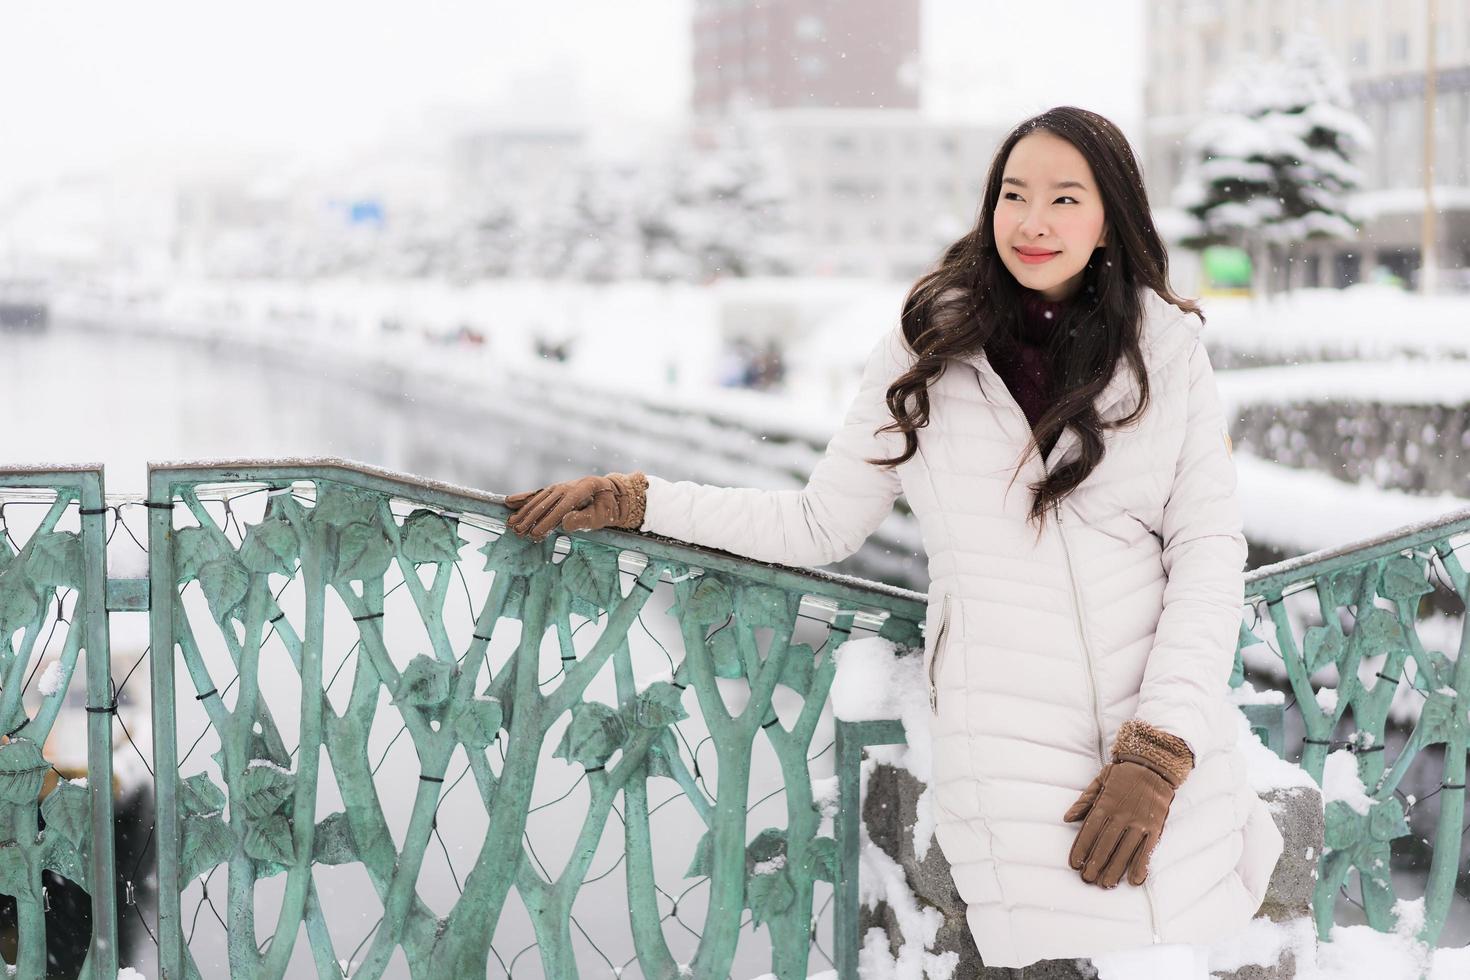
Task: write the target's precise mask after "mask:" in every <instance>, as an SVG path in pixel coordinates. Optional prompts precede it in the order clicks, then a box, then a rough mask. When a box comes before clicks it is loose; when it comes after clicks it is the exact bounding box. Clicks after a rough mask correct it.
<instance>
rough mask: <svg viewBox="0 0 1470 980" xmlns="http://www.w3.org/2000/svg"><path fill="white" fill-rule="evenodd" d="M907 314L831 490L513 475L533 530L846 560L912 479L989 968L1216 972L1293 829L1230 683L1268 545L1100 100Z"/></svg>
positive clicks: (1199, 351)
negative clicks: (528, 488) (1270, 789)
mask: <svg viewBox="0 0 1470 980" xmlns="http://www.w3.org/2000/svg"><path fill="white" fill-rule="evenodd" d="M898 319H899V322H898V323H896V324H894V325H893V328H892V329H891V330H890V332H889V333H888V334H887V335H885V336H884V337H883V338H882V339H881V340H880V342H879V343H878V344H877V345H876V346H875V347H874V348H873V350H872V352H871V354H870V355H869V358H868V361H867V364H866V365H865V367H864V370H863V376H862V379H861V382H860V384H859V391H858V394H857V396H856V398H855V399H854V401H853V402H852V405H851V407H850V408H849V410H848V413H847V416H846V419H845V421H844V424H843V426H842V428H841V429H840V430H839V431H838V432H837V433H836V434H835V435H834V436H833V438H832V440H831V442H830V443H829V444H828V447H827V451H826V454H825V455H824V456H823V457H822V459H821V460H820V461H819V462H818V464H817V466H816V467H815V469H813V471H812V473H811V476H810V478H809V479H808V481H807V485H806V487H804V488H803V489H801V490H779V491H770V490H762V489H758V488H753V487H719V486H710V485H705V484H698V483H694V482H692V481H687V480H684V481H679V482H673V481H670V480H667V479H662V478H660V477H658V476H656V475H653V474H646V473H643V472H642V471H638V475H639V477H640V478H639V479H638V480H637V481H636V483H634V482H633V481H628V480H623V479H622V474H610V475H609V476H608V477H606V478H584V479H582V480H578V481H569V482H568V483H566V484H562V485H559V486H554V487H551V488H543V489H542V490H540V491H536V492H532V493H522V494H516V495H514V497H513V498H510V499H508V500H507V504H508V505H512V501H515V502H518V503H521V504H522V506H524V507H525V508H527V510H526V513H525V515H524V517H522V518H520V519H519V520H516V521H514V522H512V530H514V531H516V532H517V533H521V534H530V535H532V536H537V537H539V536H540V535H544V534H547V533H550V532H551V531H552V530H553V529H554V526H555V524H556V523H558V522H560V521H562V520H566V521H567V522H568V523H566V524H565V525H564V526H566V527H571V528H578V529H590V528H592V527H606V526H624V527H628V528H630V529H634V530H638V531H642V532H652V533H655V534H660V535H664V536H667V537H670V538H675V539H678V540H681V541H687V542H691V543H694V544H698V545H702V546H706V547H713V548H719V549H722V550H725V551H728V552H731V553H733V554H737V555H742V556H745V557H749V558H754V559H756V560H758V561H767V562H776V563H780V564H787V565H822V564H826V563H829V562H832V561H836V560H838V559H841V558H844V557H846V556H848V555H850V554H852V553H854V552H855V551H856V550H857V549H858V548H859V547H860V546H861V545H862V543H863V542H864V540H865V539H866V538H867V537H868V536H869V535H871V534H872V533H873V532H874V531H875V530H876V529H877V528H878V526H879V525H880V524H881V523H882V522H883V520H884V519H885V518H886V517H887V516H888V514H889V512H890V511H891V509H892V507H893V503H894V500H895V499H896V498H897V497H898V496H899V495H900V494H903V495H904V496H905V497H906V498H907V500H908V503H909V507H910V510H911V511H912V513H913V515H914V517H915V519H916V520H917V522H918V524H919V527H920V533H921V536H922V539H923V543H924V550H925V552H926V553H927V557H928V567H929V575H930V583H929V601H928V607H927V610H928V612H927V617H926V621H925V629H924V634H923V635H924V649H923V663H922V669H923V671H924V673H925V675H926V676H927V677H928V681H929V697H930V700H929V704H930V711H931V713H932V715H933V717H932V718H931V719H930V725H929V735H930V738H931V743H932V744H931V758H932V760H933V770H932V773H933V778H932V780H931V781H930V786H931V789H932V791H933V801H934V817H935V822H934V827H935V838H936V840H937V841H938V843H939V845H940V848H941V849H942V850H943V852H944V856H945V857H946V858H947V859H948V861H949V864H950V869H951V874H952V876H953V878H954V884H955V888H956V891H957V892H958V894H959V896H960V897H961V898H962V899H963V900H964V902H965V905H966V918H967V920H968V923H969V926H970V930H971V933H972V934H973V937H974V940H975V944H976V946H977V947H978V952H979V955H980V958H981V959H982V960H983V962H984V965H985V966H991V967H1025V966H1028V965H1030V964H1032V963H1035V962H1037V961H1039V960H1043V959H1072V958H1076V957H1089V958H1092V957H1095V958H1096V965H1097V966H1098V968H1099V970H1100V971H1101V972H1100V977H1102V978H1103V980H1113V978H1115V977H1119V976H1128V977H1130V978H1135V977H1138V976H1142V975H1143V974H1140V973H1137V972H1135V971H1136V970H1137V969H1139V968H1147V969H1149V970H1151V971H1154V972H1152V974H1151V975H1154V976H1168V977H1169V978H1170V980H1204V978H1207V977H1208V972H1207V970H1206V964H1205V963H1204V962H1203V961H1202V960H1203V957H1202V956H1201V955H1200V953H1201V951H1200V950H1199V949H1197V948H1196V947H1203V946H1206V945H1210V944H1212V943H1214V942H1216V941H1219V940H1221V939H1223V938H1226V937H1228V936H1231V935H1233V934H1235V933H1237V932H1238V931H1239V930H1241V929H1243V928H1244V927H1245V926H1246V925H1247V923H1248V922H1249V920H1250V919H1251V918H1252V917H1253V916H1254V914H1255V913H1256V911H1257V910H1258V909H1259V908H1260V905H1261V902H1262V900H1263V898H1264V896H1265V892H1266V884H1267V882H1268V880H1269V877H1270V873H1271V870H1272V868H1273V867H1274V866H1275V864H1276V860H1277V858H1278V857H1279V856H1280V854H1281V852H1282V847H1283V840H1282V836H1281V833H1280V831H1278V830H1277V829H1276V826H1275V823H1274V822H1273V820H1272V817H1271V814H1270V811H1268V810H1267V809H1266V806H1265V804H1264V803H1263V802H1262V801H1261V800H1260V798H1259V797H1258V796H1257V795H1256V794H1255V792H1254V791H1253V789H1252V787H1251V785H1250V784H1249V782H1248V780H1247V778H1246V766H1245V761H1244V759H1243V758H1242V756H1241V751H1240V749H1239V748H1238V747H1237V746H1236V744H1235V740H1234V734H1235V729H1234V726H1233V724H1232V723H1231V713H1232V712H1233V708H1232V707H1231V705H1230V704H1229V702H1228V700H1227V691H1228V678H1229V676H1230V673H1231V666H1232V664H1233V662H1234V657H1235V648H1236V643H1237V640H1238V638H1239V630H1240V626H1241V604H1242V601H1243V574H1242V572H1243V566H1244V563H1245V556H1246V542H1245V537H1244V535H1243V534H1242V532H1241V517H1240V511H1239V505H1238V503H1237V501H1236V497H1235V483H1236V480H1235V471H1234V468H1233V464H1232V462H1231V458H1230V454H1229V450H1228V447H1227V445H1226V443H1225V442H1224V441H1223V440H1222V439H1221V437H1220V434H1221V432H1222V431H1224V428H1225V424H1224V412H1223V409H1222V407H1221V402H1220V399H1219V395H1218V393H1217V391H1216V387H1215V380H1214V373H1213V369H1212V367H1211V365H1210V359H1209V355H1208V352H1207V351H1206V349H1205V347H1204V345H1203V344H1202V343H1201V342H1200V329H1201V326H1202V324H1203V317H1202V316H1200V315H1199V308H1198V306H1197V305H1196V304H1194V303H1192V302H1190V301H1188V300H1185V299H1182V298H1180V297H1178V296H1176V295H1175V294H1174V292H1173V291H1172V289H1171V288H1170V286H1169V276H1168V260H1167V255H1166V253H1165V249H1164V245H1163V242H1162V240H1161V239H1160V237H1159V235H1158V232H1157V230H1156V229H1155V228H1154V224H1153V220H1152V217H1151V216H1150V213H1149V205H1148V199H1147V197H1146V195H1145V193H1144V189H1143V182H1142V176H1141V171H1140V168H1139V167H1138V165H1137V162H1136V161H1135V159H1134V156H1133V152H1132V150H1131V148H1130V147H1129V145H1128V142H1127V140H1126V139H1125V138H1124V137H1123V135H1122V134H1121V132H1120V131H1119V130H1118V128H1117V126H1115V125H1114V124H1113V123H1112V122H1111V121H1110V120H1108V119H1106V118H1105V117H1103V116H1101V115H1099V114H1097V113H1095V112H1090V111H1088V110H1085V109H1079V108H1076V107H1073V106H1059V107H1057V108H1054V109H1051V110H1049V111H1047V112H1044V113H1042V114H1041V115H1039V116H1035V117H1032V118H1030V119H1027V120H1025V121H1023V122H1022V123H1020V124H1019V125H1017V126H1016V127H1015V128H1014V129H1013V130H1012V131H1011V133H1010V135H1009V136H1008V137H1007V138H1006V139H1005V140H1004V141H1003V142H1002V144H1001V146H1000V148H999V149H998V150H997V152H996V155H995V157H994V159H993V160H992V161H991V166H990V171H989V175H988V178H987V181H986V186H985V192H984V198H983V200H982V203H981V206H980V209H979V217H978V219H977V221H976V224H975V226H974V227H973V229H972V230H971V231H969V232H968V233H967V234H965V235H964V236H963V237H962V238H960V239H959V240H958V241H956V242H955V243H954V244H953V245H951V246H950V247H949V248H948V249H947V250H946V251H945V253H944V255H943V257H942V259H941V260H940V263H939V266H938V267H937V268H936V269H935V270H934V271H933V272H931V273H929V274H927V275H925V276H924V277H923V278H921V279H920V280H919V281H918V282H917V283H916V284H915V285H914V287H913V288H912V289H911V290H910V292H909V294H908V296H907V297H906V299H905V302H904V304H903V307H902V311H901V314H900V316H899V318H898ZM1007 344H1010V345H1012V346H1013V347H1014V346H1015V345H1022V346H1025V347H1028V348H1029V349H1030V350H1029V355H1036V356H1034V357H1033V356H1029V355H1028V356H1023V357H1021V358H1019V359H1016V358H1012V359H1010V360H1009V361H1007V360H1006V359H1004V358H1002V357H1000V356H993V355H998V354H999V351H1000V350H1001V349H1002V348H1004V347H1006V346H1007ZM1007 364H1010V365H1012V366H1011V367H1007V366H1006V365H1007ZM1017 364H1019V365H1020V369H1019V370H1016V369H1015V365H1017ZM1031 377H1035V378H1039V379H1040V383H1041V384H1042V386H1043V387H1042V388H1041V389H1040V390H1041V394H1040V396H1039V397H1034V398H1033V397H1031V396H1032V395H1035V394H1036V393H1035V391H1028V390H1027V389H1028V385H1029V382H1028V378H1031ZM1007 388H1010V389H1011V390H1010V391H1007ZM1027 406H1030V407H1031V410H1028V409H1027ZM1037 409H1039V413H1037V411H1036V410H1037ZM1033 414H1036V417H1034V418H1033V417H1032V416H1033ZM1018 481H1019V484H1020V487H1021V488H1024V489H1020V490H1018V489H1017V488H1015V487H1014V486H1013V485H1014V484H1016V483H1017V482H1018ZM620 484H621V485H620ZM1025 490H1030V491H1031V492H1030V493H1027V492H1025ZM602 491H606V492H602ZM599 494H600V496H599ZM640 509H641V512H642V516H641V519H640V518H639V517H638V516H637V515H638V512H639V510H640ZM1166 828H1167V830H1166ZM1123 971H1127V972H1126V973H1125V972H1123Z"/></svg>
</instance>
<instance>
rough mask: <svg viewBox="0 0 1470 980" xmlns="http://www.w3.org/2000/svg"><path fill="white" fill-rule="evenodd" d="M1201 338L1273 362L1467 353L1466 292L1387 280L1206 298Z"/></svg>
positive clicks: (1469, 313) (1469, 317) (1223, 350)
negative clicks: (1429, 292) (1432, 290)
mask: <svg viewBox="0 0 1470 980" xmlns="http://www.w3.org/2000/svg"><path fill="white" fill-rule="evenodd" d="M1200 306H1201V307H1202V308H1203V309H1204V313H1205V328H1204V338H1205V343H1206V344H1208V345H1209V347H1210V349H1211V351H1218V352H1219V353H1220V355H1221V358H1220V359H1221V361H1222V362H1223V361H1224V360H1225V359H1226V357H1229V358H1232V359H1233V358H1235V357H1242V358H1258V359H1260V360H1263V361H1267V362H1271V363H1285V364H1292V363H1307V362H1313V361H1341V360H1353V361H1383V360H1391V359H1394V358H1397V357H1407V358H1413V359H1418V360H1430V361H1434V360H1466V359H1470V297H1467V296H1465V295H1454V294H1450V295H1443V296H1420V295H1417V294H1414V293H1406V292H1404V291H1403V290H1401V289H1398V288H1396V287H1392V286H1382V285H1371V284H1360V285H1356V286H1350V287H1348V288H1347V289H1302V290H1297V291H1296V292H1294V293H1292V294H1289V295H1285V296H1281V297H1278V298H1276V299H1273V300H1270V301H1264V300H1252V299H1242V298H1236V297H1208V298H1206V299H1204V300H1201V301H1200Z"/></svg>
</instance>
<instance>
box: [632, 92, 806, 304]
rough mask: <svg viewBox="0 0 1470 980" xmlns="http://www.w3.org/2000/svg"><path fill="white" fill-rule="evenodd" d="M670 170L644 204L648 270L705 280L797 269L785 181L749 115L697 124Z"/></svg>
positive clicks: (662, 275)
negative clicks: (714, 124) (712, 124)
mask: <svg viewBox="0 0 1470 980" xmlns="http://www.w3.org/2000/svg"><path fill="white" fill-rule="evenodd" d="M665 175H666V176H665V184H664V186H663V187H662V188H655V190H656V193H655V194H654V195H651V196H648V197H645V198H644V199H643V201H642V207H641V208H640V214H639V218H638V224H639V227H640V229H641V231H642V234H643V237H644V257H645V262H644V275H646V276H650V277H653V278H667V277H669V276H670V275H671V274H673V275H678V276H679V277H681V278H685V279H689V280H694V281H707V280H709V279H713V278H718V277H721V276H754V275H785V274H788V273H789V272H791V271H792V269H793V268H794V266H795V262H794V261H793V257H794V255H795V247H796V245H795V237H794V232H793V226H792V222H791V218H790V210H789V208H790V191H789V188H788V182H787V180H786V179H785V176H784V173H783V170H782V167H781V165H780V163H779V162H778V161H777V160H776V159H775V157H774V155H773V154H772V153H770V152H769V151H768V150H767V148H766V146H765V145H764V144H763V141H762V140H761V139H760V137H759V133H758V131H757V127H756V126H755V125H754V124H753V123H752V122H751V121H749V120H748V119H744V118H740V117H736V118H735V119H733V120H731V121H729V122H722V123H721V124H720V125H719V127H718V128H699V129H696V130H692V131H691V132H689V133H688V134H687V135H686V137H685V139H684V140H683V141H682V144H681V145H680V146H679V147H677V148H675V149H674V150H673V151H671V153H670V154H669V157H668V166H667V168H666V170H665ZM660 191H661V193H659V192H660Z"/></svg>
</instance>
